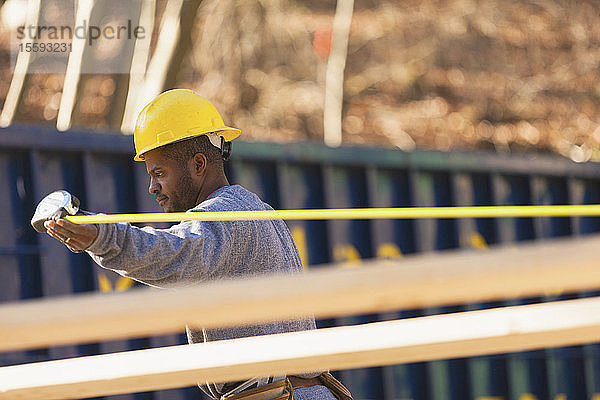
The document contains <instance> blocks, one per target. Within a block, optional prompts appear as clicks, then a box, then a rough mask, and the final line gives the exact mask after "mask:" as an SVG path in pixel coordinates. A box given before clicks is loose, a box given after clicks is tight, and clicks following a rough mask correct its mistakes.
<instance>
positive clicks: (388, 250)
mask: <svg viewBox="0 0 600 400" xmlns="http://www.w3.org/2000/svg"><path fill="white" fill-rule="evenodd" d="M377 257H380V258H402V251H401V250H400V248H399V247H398V246H396V245H395V244H394V243H382V244H381V245H380V246H379V247H378V248H377Z"/></svg>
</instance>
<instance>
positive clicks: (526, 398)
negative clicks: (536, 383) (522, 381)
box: [519, 393, 538, 400]
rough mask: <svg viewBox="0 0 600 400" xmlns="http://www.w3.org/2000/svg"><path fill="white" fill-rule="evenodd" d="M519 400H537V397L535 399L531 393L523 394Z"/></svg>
mask: <svg viewBox="0 0 600 400" xmlns="http://www.w3.org/2000/svg"><path fill="white" fill-rule="evenodd" d="M519 400H538V398H537V397H535V396H534V395H533V394H531V393H523V394H522V395H521V396H520V397H519Z"/></svg>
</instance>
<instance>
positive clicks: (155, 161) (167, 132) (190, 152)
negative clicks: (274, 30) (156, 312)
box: [45, 89, 348, 400]
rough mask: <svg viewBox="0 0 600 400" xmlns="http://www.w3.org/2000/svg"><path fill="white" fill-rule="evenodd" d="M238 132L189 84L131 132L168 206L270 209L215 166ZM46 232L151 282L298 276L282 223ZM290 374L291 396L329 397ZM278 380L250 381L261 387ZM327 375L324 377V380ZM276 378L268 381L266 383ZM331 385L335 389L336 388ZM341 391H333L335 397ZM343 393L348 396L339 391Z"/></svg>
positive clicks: (217, 394)
mask: <svg viewBox="0 0 600 400" xmlns="http://www.w3.org/2000/svg"><path fill="white" fill-rule="evenodd" d="M239 133H240V131H239V130H238V129H235V128H230V127H227V126H225V125H224V123H223V120H222V118H221V116H220V114H219V113H218V111H217V110H216V109H215V107H214V106H213V105H212V104H211V103H210V102H208V101H207V100H206V99H204V98H202V97H201V96H199V95H198V94H196V93H194V92H193V91H191V90H184V89H175V90H171V91H167V92H165V93H163V94H161V95H159V96H158V97H157V98H156V99H154V100H153V101H152V102H151V103H150V104H148V105H147V106H146V107H145V108H144V110H143V111H142V112H141V113H140V115H139V117H138V120H137V123H136V129H135V134H134V139H135V148H136V155H135V158H134V159H135V160H137V161H145V163H146V169H147V171H148V174H149V175H150V186H149V189H148V190H149V192H150V194H151V195H153V196H155V197H156V201H157V202H158V203H159V204H160V205H161V207H162V208H163V209H164V210H165V211H166V212H183V211H190V212H203V211H246V210H272V208H271V207H270V206H268V205H267V204H265V203H263V202H262V201H261V200H260V199H259V198H258V197H257V196H256V195H255V194H253V193H251V192H249V191H248V190H246V189H244V188H243V187H241V186H238V185H234V186H230V185H229V182H228V180H227V178H226V176H225V173H224V170H223V159H224V158H227V157H228V155H229V154H228V153H229V151H230V144H229V142H230V141H231V140H233V139H235V138H236V137H237V136H239ZM45 226H46V229H47V232H48V234H49V235H51V236H52V237H54V238H56V239H58V240H60V241H61V242H62V243H64V244H65V245H66V246H68V247H69V248H70V249H71V250H73V251H83V250H85V251H87V252H88V254H89V255H90V256H91V257H92V258H93V259H94V261H96V262H97V263H98V264H99V265H100V266H102V267H104V268H108V269H111V270H114V271H116V272H118V273H119V274H121V275H123V276H127V277H130V278H133V279H135V280H137V281H140V282H143V283H145V284H147V285H150V286H155V287H168V286H172V285H189V284H195V283H198V282H204V281H208V280H214V279H223V278H236V277H237V278H239V277H243V276H255V275H260V274H269V273H286V274H296V273H300V272H301V271H302V264H301V262H300V258H299V255H298V251H297V249H296V246H295V244H294V241H293V239H292V236H291V234H290V232H289V230H288V228H287V226H286V225H285V224H284V222H283V221H281V220H278V221H221V222H218V221H217V222H202V221H187V222H181V223H179V224H176V225H173V226H172V227H170V228H168V229H154V228H151V227H145V228H137V227H134V226H132V225H130V224H128V223H120V224H98V225H75V224H72V223H70V222H68V221H66V220H58V221H46V223H45ZM314 328H315V321H314V320H294V321H285V322H276V323H270V324H262V325H255V326H246V327H238V328H229V329H213V330H204V329H200V330H194V329H190V328H189V327H188V329H187V330H188V340H189V341H190V343H197V342H205V341H213V340H222V339H230V338H237V337H245V336H255V335H266V334H273V333H281V332H290V331H300V330H308V329H314ZM317 375H319V374H318V373H314V374H307V375H303V376H302V377H289V381H290V382H291V384H293V386H294V390H293V398H294V399H300V400H303V399H332V400H333V399H336V397H335V396H334V395H333V394H332V392H330V391H329V390H328V388H327V387H325V386H323V385H322V383H324V382H325V383H328V386H332V385H333V387H335V386H336V384H337V383H336V382H334V383H333V384H332V383H331V382H332V381H331V380H330V379H331V375H327V374H323V375H319V377H317V378H316V379H311V378H314V377H315V376H317ZM282 378H283V377H281V378H264V379H255V380H252V381H250V382H248V383H249V384H250V386H249V389H251V390H260V389H259V388H261V387H265V388H266V387H269V385H273V384H276V383H277V381H278V379H279V383H281V381H282V380H283V381H285V382H286V383H287V381H286V380H285V379H282ZM323 379H325V381H323ZM273 381H275V382H273ZM243 384H244V383H243V382H234V383H227V384H213V383H207V384H206V385H204V386H203V387H202V389H203V390H204V391H205V392H206V393H207V394H209V395H210V396H211V397H213V398H215V399H219V398H226V396H227V395H228V394H229V395H232V394H235V393H237V392H241V393H240V394H239V395H236V397H235V398H236V399H237V398H244V397H237V396H240V395H243V394H244V393H250V392H251V390H248V389H246V388H245V386H244V385H243ZM334 390H335V389H334ZM338 396H339V395H338ZM346 398H348V397H346Z"/></svg>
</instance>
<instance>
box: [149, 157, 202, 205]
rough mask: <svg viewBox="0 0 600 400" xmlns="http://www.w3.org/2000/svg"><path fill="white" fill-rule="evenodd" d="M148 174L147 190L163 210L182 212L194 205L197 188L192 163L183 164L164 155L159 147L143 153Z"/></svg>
mask: <svg viewBox="0 0 600 400" xmlns="http://www.w3.org/2000/svg"><path fill="white" fill-rule="evenodd" d="M144 160H145V161H146V170H147V171H148V175H150V186H149V187H148V192H150V194H151V195H154V196H155V197H156V201H157V202H158V204H160V206H161V207H162V208H163V210H165V212H183V211H187V210H189V209H190V208H193V207H194V206H196V200H197V198H198V188H197V187H196V185H195V183H194V180H193V179H192V175H191V174H192V169H191V167H192V163H191V162H188V163H186V164H184V165H179V163H178V162H177V161H175V160H173V159H171V158H168V157H165V156H164V155H163V154H162V152H161V150H160V149H154V150H151V151H149V152H147V153H145V154H144Z"/></svg>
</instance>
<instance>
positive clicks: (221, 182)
mask: <svg viewBox="0 0 600 400" xmlns="http://www.w3.org/2000/svg"><path fill="white" fill-rule="evenodd" d="M223 186H229V181H228V180H227V177H225V175H222V176H220V177H219V178H218V179H214V180H212V181H210V182H207V184H206V185H204V186H203V187H202V189H201V190H200V193H199V194H198V201H197V202H196V204H200V203H202V202H203V201H204V200H206V199H208V197H209V196H210V195H211V194H212V193H213V192H214V191H215V190H218V189H220V188H222V187H223Z"/></svg>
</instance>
